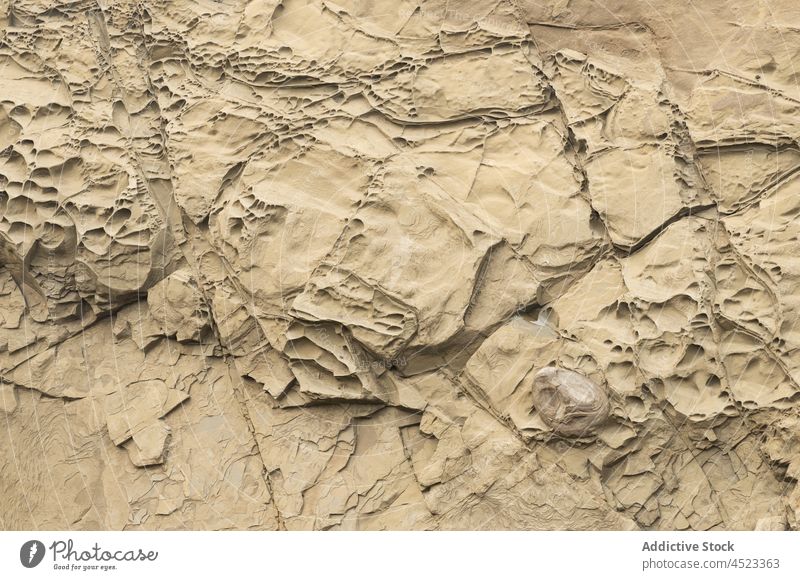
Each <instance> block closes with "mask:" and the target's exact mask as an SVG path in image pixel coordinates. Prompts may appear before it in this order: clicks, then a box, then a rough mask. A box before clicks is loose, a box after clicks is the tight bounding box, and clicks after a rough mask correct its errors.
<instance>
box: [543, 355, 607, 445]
mask: <svg viewBox="0 0 800 580" xmlns="http://www.w3.org/2000/svg"><path fill="white" fill-rule="evenodd" d="M533 404H534V406H535V407H536V410H537V411H538V412H539V413H540V414H541V416H542V418H543V419H544V421H545V422H546V423H547V424H548V425H550V426H551V427H552V428H553V430H554V431H555V432H556V433H559V434H560V435H567V436H580V435H587V434H589V432H590V431H591V430H592V428H593V427H595V426H597V425H599V424H601V423H602V422H603V421H605V420H606V418H607V417H608V396H607V395H606V392H605V389H604V388H603V387H602V386H601V385H598V384H597V383H596V382H594V381H593V380H591V379H590V378H588V377H585V376H583V375H582V374H580V373H576V372H575V371H571V370H567V369H559V368H556V367H545V368H543V369H541V370H539V371H538V372H537V373H536V375H534V378H533Z"/></svg>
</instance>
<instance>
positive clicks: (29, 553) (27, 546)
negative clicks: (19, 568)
mask: <svg viewBox="0 0 800 580" xmlns="http://www.w3.org/2000/svg"><path fill="white" fill-rule="evenodd" d="M44 552H45V550H44V544H43V543H41V542H40V541H39V540H28V541H27V542H25V543H24V544H22V547H21V548H20V549H19V561H20V562H22V565H23V566H25V567H26V568H35V567H36V566H38V565H39V564H41V562H42V559H44Z"/></svg>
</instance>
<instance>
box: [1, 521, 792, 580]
mask: <svg viewBox="0 0 800 580" xmlns="http://www.w3.org/2000/svg"><path fill="white" fill-rule="evenodd" d="M173 574H174V575H180V576H176V577H181V578H185V575H186V574H197V575H198V578H200V579H205V578H226V579H227V578H233V577H234V576H230V575H232V574H234V575H239V574H258V578H259V579H262V578H279V579H281V580H283V579H285V578H289V577H292V578H294V577H296V578H313V577H314V576H316V575H319V576H320V577H324V578H325V579H326V580H328V579H337V578H342V579H347V580H358V579H360V578H365V579H367V578H368V579H369V580H375V579H381V578H401V577H402V578H426V579H427V578H434V577H441V578H448V579H449V578H453V577H459V576H461V577H465V578H479V577H485V578H512V577H513V578H531V579H533V578H545V579H547V578H552V579H560V578H578V577H581V576H579V575H582V577H584V578H614V579H615V580H620V579H624V578H647V577H653V578H666V577H673V576H677V575H678V574H680V575H682V576H684V575H689V576H694V577H698V578H699V577H702V578H704V579H705V578H727V579H729V578H754V577H764V578H776V579H777V578H800V533H799V532H730V533H729V532H714V533H683V532H675V533H673V532H658V533H650V532H371V533H370V532H329V533H326V532H314V533H311V532H0V578H13V579H16V578H67V577H70V578H87V577H91V578H109V579H111V578H113V579H115V580H121V579H125V578H136V579H137V580H139V579H141V578H145V577H152V578H164V577H167V576H168V575H173ZM223 574H224V575H226V576H221V575H223ZM512 574H513V576H511V575H512ZM504 575H508V576H504ZM236 577H237V578H241V576H236Z"/></svg>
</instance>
